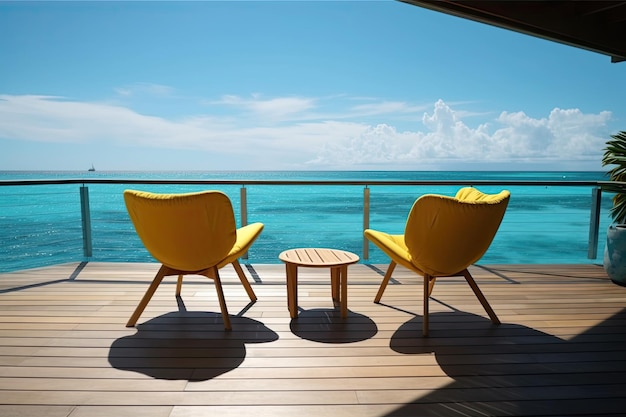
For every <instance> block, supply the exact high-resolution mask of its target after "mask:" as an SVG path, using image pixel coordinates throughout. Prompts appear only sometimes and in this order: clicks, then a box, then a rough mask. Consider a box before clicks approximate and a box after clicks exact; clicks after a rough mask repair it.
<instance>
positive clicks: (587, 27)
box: [400, 0, 626, 62]
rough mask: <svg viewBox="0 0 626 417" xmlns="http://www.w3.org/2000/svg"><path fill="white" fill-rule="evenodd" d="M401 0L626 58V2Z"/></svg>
mask: <svg viewBox="0 0 626 417" xmlns="http://www.w3.org/2000/svg"><path fill="white" fill-rule="evenodd" d="M400 1H402V2H404V3H409V4H413V5H415V6H420V7H424V8H427V9H431V10H435V11H438V12H443V13H447V14H450V15H454V16H458V17H462V18H465V19H470V20H475V21H477V22H482V23H486V24H489V25H493V26H497V27H501V28H504V29H509V30H513V31H516V32H520V33H524V34H527V35H531V36H536V37H539V38H544V39H548V40H551V41H555V42H559V43H562V44H566V45H570V46H575V47H578V48H582V49H587V50H589V51H593V52H597V53H600V54H604V55H608V56H610V57H611V62H621V61H626V1H573V0H570V1H514V0H501V1H450V0H400Z"/></svg>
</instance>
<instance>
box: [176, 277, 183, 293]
mask: <svg viewBox="0 0 626 417" xmlns="http://www.w3.org/2000/svg"><path fill="white" fill-rule="evenodd" d="M182 288H183V275H182V274H181V275H179V276H178V281H177V282H176V296H177V297H180V292H181V290H182Z"/></svg>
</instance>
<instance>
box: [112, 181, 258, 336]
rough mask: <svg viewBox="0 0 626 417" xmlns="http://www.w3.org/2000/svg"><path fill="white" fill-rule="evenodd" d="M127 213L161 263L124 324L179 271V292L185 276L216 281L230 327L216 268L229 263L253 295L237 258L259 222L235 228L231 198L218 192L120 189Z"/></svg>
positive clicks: (255, 233) (253, 298)
mask: <svg viewBox="0 0 626 417" xmlns="http://www.w3.org/2000/svg"><path fill="white" fill-rule="evenodd" d="M124 201H125V202H126V208H127V210H128V214H129V216H130V218H131V220H132V222H133V225H134V226H135V230H136V231H137V234H138V235H139V238H140V239H141V241H142V243H143V244H144V246H145V247H146V249H147V250H148V252H150V254H151V255H152V256H153V257H154V258H155V259H156V260H157V261H159V262H160V263H161V264H162V265H161V268H160V269H159V271H158V272H157V274H156V276H155V277H154V280H153V281H152V284H150V287H148V290H147V291H146V293H145V295H144V296H143V298H142V299H141V301H140V302H139V305H138V306H137V308H136V309H135V311H134V313H133V314H132V316H131V317H130V319H129V320H128V323H127V324H126V326H127V327H132V326H134V325H135V324H136V323H137V320H138V319H139V316H141V313H142V312H143V310H144V309H145V308H146V306H147V305H148V302H149V301H150V299H151V298H152V296H153V295H154V292H155V291H156V289H157V287H158V286H159V284H160V283H161V281H162V280H163V278H164V277H166V276H170V275H177V276H178V282H177V285H176V295H177V296H180V292H181V287H182V282H183V276H184V275H203V276H206V277H208V278H211V279H212V280H213V281H214V282H215V289H216V291H217V296H218V299H219V304H220V310H221V313H222V318H223V320H224V327H225V328H226V330H230V329H231V324H230V319H229V317H228V309H227V308H226V300H225V298H224V292H223V290H222V283H221V280H220V275H219V269H220V268H222V267H224V266H226V265H228V264H232V265H233V267H234V268H235V271H236V272H237V275H238V276H239V279H240V280H241V283H242V284H243V287H244V288H245V290H246V292H247V293H248V297H250V300H251V301H256V295H255V294H254V291H253V289H252V287H251V286H250V283H249V282H248V279H247V278H246V276H245V274H244V272H243V270H242V269H241V265H240V264H239V261H238V258H240V257H241V256H243V254H245V253H246V251H248V249H249V248H250V246H251V245H252V243H253V242H254V241H255V240H256V238H257V237H258V236H259V235H260V234H261V231H262V230H263V224H262V223H253V224H249V225H246V226H243V227H241V228H239V229H238V228H237V225H236V222H235V214H234V212H233V207H232V204H231V202H230V199H229V198H228V196H226V194H224V193H222V192H220V191H203V192H197V193H186V194H155V193H149V192H143V191H135V190H126V191H124Z"/></svg>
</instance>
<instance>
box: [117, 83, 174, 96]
mask: <svg viewBox="0 0 626 417" xmlns="http://www.w3.org/2000/svg"><path fill="white" fill-rule="evenodd" d="M115 92H116V93H117V94H118V95H120V96H122V97H130V96H137V95H149V96H157V97H167V96H170V95H172V94H174V92H175V90H174V89H173V88H172V87H169V86H167V85H161V84H151V83H135V84H132V85H128V86H124V87H118V88H116V89H115Z"/></svg>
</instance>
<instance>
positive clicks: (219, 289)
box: [213, 267, 232, 330]
mask: <svg viewBox="0 0 626 417" xmlns="http://www.w3.org/2000/svg"><path fill="white" fill-rule="evenodd" d="M214 268H215V269H214V271H213V274H214V277H213V281H215V291H217V298H218V300H219V302H220V310H221V311H222V319H223V320H224V328H225V329H226V330H231V329H232V326H231V325H230V317H229V316H228V308H227V307H226V299H225V298H224V290H223V289H222V281H221V280H220V274H219V272H218V270H217V267H214Z"/></svg>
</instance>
